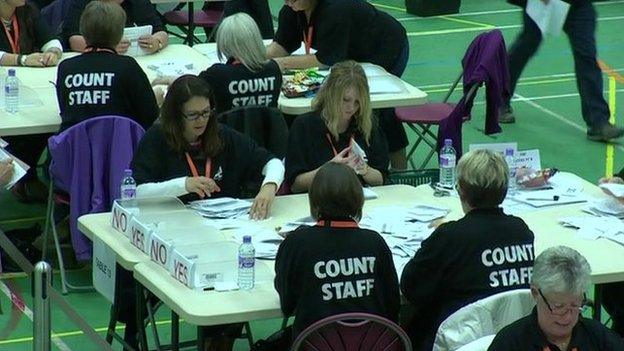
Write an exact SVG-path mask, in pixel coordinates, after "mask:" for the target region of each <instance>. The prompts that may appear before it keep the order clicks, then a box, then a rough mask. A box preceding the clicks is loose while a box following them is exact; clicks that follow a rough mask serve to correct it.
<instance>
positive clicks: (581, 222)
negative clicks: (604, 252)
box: [559, 216, 624, 245]
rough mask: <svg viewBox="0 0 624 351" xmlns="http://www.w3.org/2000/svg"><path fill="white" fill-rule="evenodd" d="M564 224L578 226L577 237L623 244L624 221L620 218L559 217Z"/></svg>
mask: <svg viewBox="0 0 624 351" xmlns="http://www.w3.org/2000/svg"><path fill="white" fill-rule="evenodd" d="M559 222H560V223H561V224H562V225H564V226H570V227H574V228H578V232H577V234H576V235H577V237H579V238H582V239H587V240H596V239H598V238H604V239H609V240H613V241H615V242H617V243H620V244H622V245H624V222H622V221H621V220H620V219H618V218H615V217H611V216H603V217H595V216H579V217H565V218H561V219H559Z"/></svg>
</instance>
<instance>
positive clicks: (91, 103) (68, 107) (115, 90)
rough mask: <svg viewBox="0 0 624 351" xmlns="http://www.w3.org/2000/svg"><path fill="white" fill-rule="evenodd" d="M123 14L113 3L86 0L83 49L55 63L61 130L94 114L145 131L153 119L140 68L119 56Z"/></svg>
mask: <svg viewBox="0 0 624 351" xmlns="http://www.w3.org/2000/svg"><path fill="white" fill-rule="evenodd" d="M125 23H126V14H125V12H124V10H123V9H122V8H121V6H119V5H118V4H117V3H115V2H113V1H107V2H102V1H91V2H89V4H88V5H87V7H86V8H85V10H84V12H83V13H82V15H81V16H80V32H81V33H82V35H83V36H84V38H85V40H86V42H87V48H86V49H85V51H84V52H83V53H82V54H81V55H78V56H74V57H72V58H69V59H67V60H64V61H63V62H61V63H60V64H59V68H58V73H57V78H56V96H57V99H58V103H59V109H60V114H61V131H63V130H65V129H67V128H69V127H71V126H73V125H74V124H77V123H79V122H82V121H83V120H85V119H88V118H91V117H94V116H103V115H117V116H124V117H128V118H131V119H133V120H135V121H137V122H138V123H139V124H141V125H142V126H143V128H145V129H147V128H149V126H151V125H152V122H153V121H154V120H155V119H156V117H158V106H157V105H156V98H155V97H154V93H153V91H152V88H151V87H150V84H149V80H148V79H147V76H146V75H145V72H143V70H142V69H141V67H140V66H139V65H138V64H137V62H136V61H135V60H134V59H133V58H132V57H129V56H122V55H118V54H117V52H116V51H115V49H114V48H115V46H116V45H117V44H118V43H119V41H120V40H121V36H122V35H123V28H124V24H125Z"/></svg>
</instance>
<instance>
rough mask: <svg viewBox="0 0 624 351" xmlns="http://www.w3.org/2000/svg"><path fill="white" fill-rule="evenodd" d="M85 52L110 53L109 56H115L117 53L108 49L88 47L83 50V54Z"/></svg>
mask: <svg viewBox="0 0 624 351" xmlns="http://www.w3.org/2000/svg"><path fill="white" fill-rule="evenodd" d="M85 52H110V53H111V54H116V53H117V52H116V51H115V50H113V49H109V48H96V47H93V46H89V47H88V48H86V49H84V51H83V53H85Z"/></svg>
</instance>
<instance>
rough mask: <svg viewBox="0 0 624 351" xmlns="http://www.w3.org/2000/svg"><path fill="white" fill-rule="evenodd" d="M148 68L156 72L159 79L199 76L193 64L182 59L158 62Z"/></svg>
mask: <svg viewBox="0 0 624 351" xmlns="http://www.w3.org/2000/svg"><path fill="white" fill-rule="evenodd" d="M147 68H149V69H151V70H153V71H155V72H156V75H157V76H158V77H165V76H171V77H179V76H183V75H185V74H193V75H197V74H199V71H198V70H197V68H196V67H195V66H194V65H193V63H192V62H190V61H187V60H182V59H168V60H158V61H155V62H152V63H151V64H149V65H148V66H147Z"/></svg>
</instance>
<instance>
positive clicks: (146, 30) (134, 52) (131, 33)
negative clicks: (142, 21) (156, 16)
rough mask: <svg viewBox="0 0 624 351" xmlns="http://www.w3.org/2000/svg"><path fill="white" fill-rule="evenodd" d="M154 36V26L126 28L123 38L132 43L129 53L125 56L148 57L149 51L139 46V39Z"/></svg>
mask: <svg viewBox="0 0 624 351" xmlns="http://www.w3.org/2000/svg"><path fill="white" fill-rule="evenodd" d="M151 34H152V25H151V24H150V25H146V26H140V27H126V28H124V32H123V38H124V39H126V40H128V41H129V42H130V46H129V47H128V51H126V53H125V55H128V56H133V57H136V56H143V55H147V54H148V51H147V50H144V49H143V48H141V47H140V46H139V38H140V37H142V36H144V35H151Z"/></svg>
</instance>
